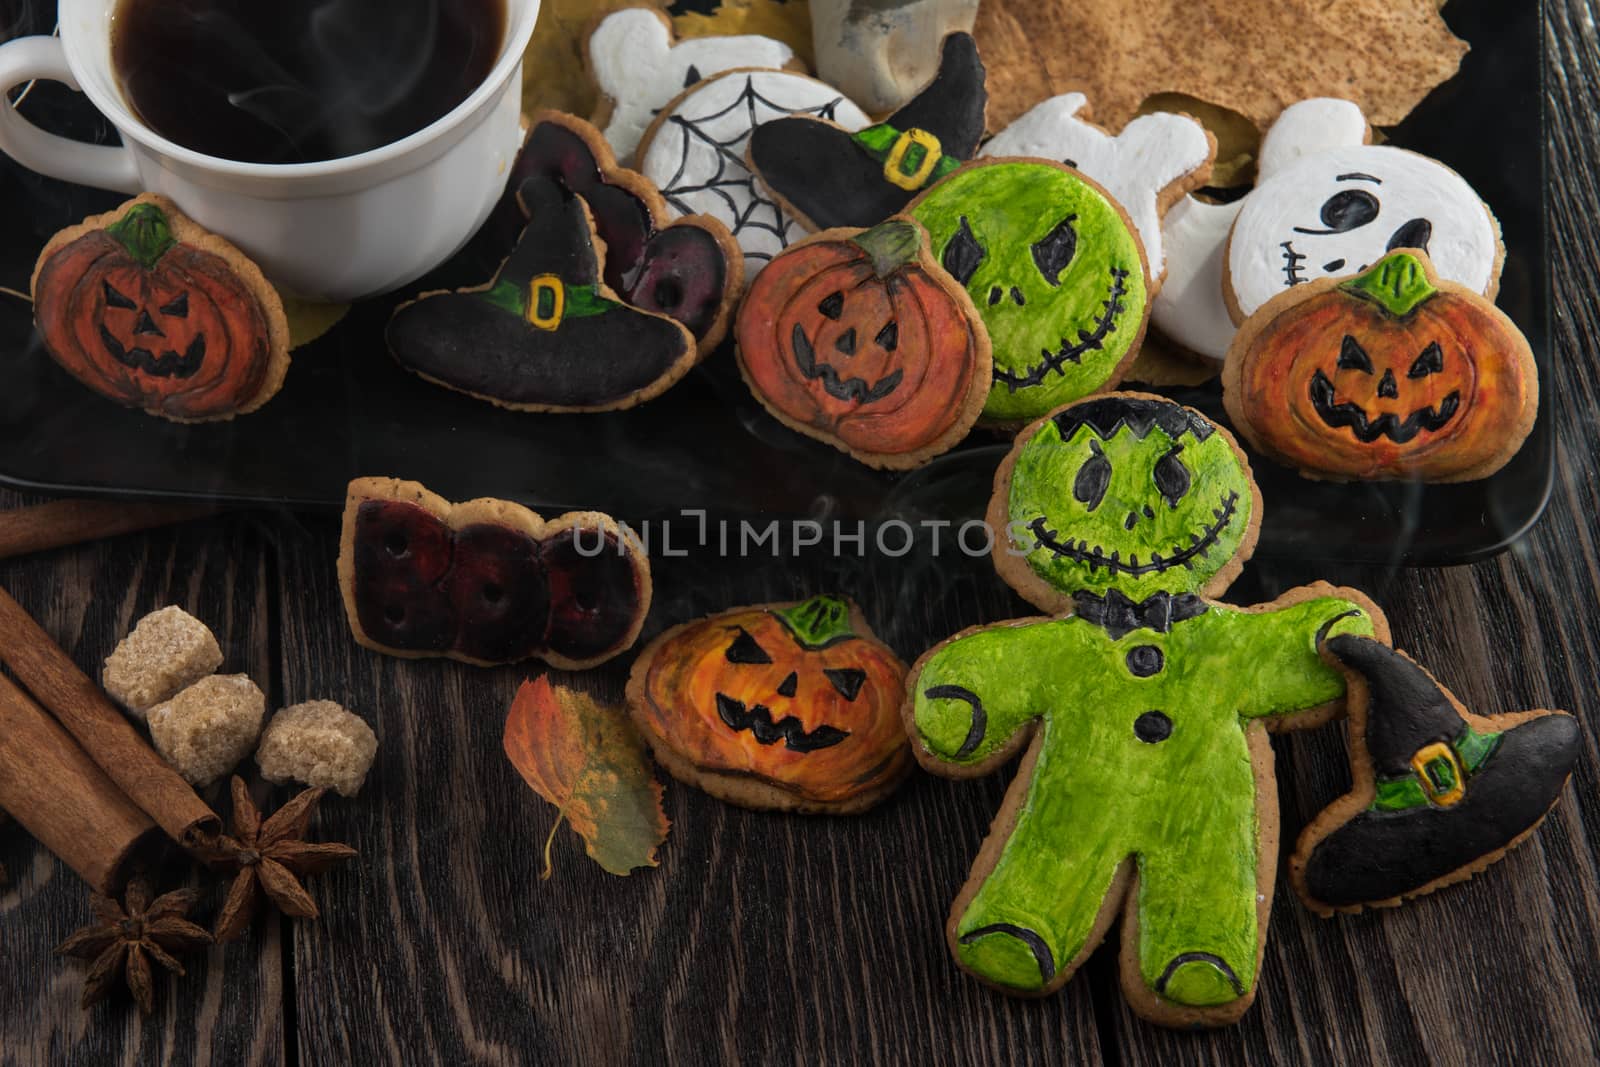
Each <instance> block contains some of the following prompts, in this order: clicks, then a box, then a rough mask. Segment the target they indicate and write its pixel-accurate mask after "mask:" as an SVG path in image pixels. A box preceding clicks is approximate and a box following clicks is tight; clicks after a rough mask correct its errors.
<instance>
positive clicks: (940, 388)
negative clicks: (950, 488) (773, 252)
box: [735, 218, 993, 470]
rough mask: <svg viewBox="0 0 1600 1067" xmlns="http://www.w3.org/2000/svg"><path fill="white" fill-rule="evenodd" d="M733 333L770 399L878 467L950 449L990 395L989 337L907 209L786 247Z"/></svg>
mask: <svg viewBox="0 0 1600 1067" xmlns="http://www.w3.org/2000/svg"><path fill="white" fill-rule="evenodd" d="M735 336H736V338H737V340H738V355H739V369H740V370H741V372H743V374H744V379H745V381H746V382H747V383H748V384H749V386H750V390H751V392H753V393H754V394H755V396H756V399H757V400H760V401H761V403H762V406H764V407H765V408H766V409H767V410H768V411H770V412H771V413H772V414H773V416H774V417H776V418H777V419H778V421H779V422H782V423H783V424H784V425H785V426H788V427H790V428H791V429H794V430H797V431H799V432H800V433H803V434H806V435H807V436H810V437H815V438H817V439H818V440H821V441H826V442H828V443H829V444H831V445H833V446H834V447H835V448H838V449H840V450H842V451H845V452H848V453H850V454H851V455H852V456H854V457H856V458H857V459H859V460H860V461H861V462H863V463H865V464H867V465H869V466H872V467H884V468H890V469H895V470H906V469H909V468H912V467H917V466H920V465H921V464H923V463H926V462H927V461H928V460H930V459H932V458H933V457H934V456H937V455H939V454H940V453H942V452H946V451H948V450H949V449H950V448H951V447H953V446H954V445H955V444H957V443H958V442H959V441H960V440H961V439H962V438H963V437H965V436H966V435H967V432H968V431H969V430H971V429H972V426H973V423H975V422H976V421H977V419H978V415H979V414H980V413H981V412H982V411H983V404H984V401H985V399H987V397H988V395H989V385H990V379H991V377H992V373H993V362H992V357H991V354H990V349H989V335H988V333H987V332H986V331H985V330H983V329H982V327H981V325H980V319H979V318H978V312H977V309H976V308H974V307H973V304H972V299H971V298H970V297H969V296H967V292H966V290H965V289H963V288H962V287H961V286H960V284H958V283H957V282H956V281H955V280H954V279H953V278H951V277H950V276H949V275H948V274H946V273H945V272H944V271H943V270H941V269H940V268H939V266H938V264H937V263H936V261H935V260H934V259H933V256H932V253H931V252H930V251H929V249H928V235H927V233H926V232H925V231H924V230H923V229H922V227H920V226H919V225H917V224H916V223H915V222H912V221H911V220H910V219H905V218H893V219H890V220H889V221H888V222H885V223H882V224H880V225H878V226H875V227H873V228H872V229H870V230H849V229H842V230H827V231H824V232H823V233H820V234H817V235H816V236H815V237H813V238H810V239H809V240H806V241H803V242H801V243H799V244H796V245H794V246H792V247H791V248H789V249H788V250H787V251H785V252H784V253H783V254H782V255H780V256H778V257H777V258H775V259H774V260H773V261H772V262H771V263H769V264H768V265H767V268H766V269H765V270H763V271H762V272H761V273H760V274H759V275H757V276H756V279H755V281H754V282H753V283H752V284H751V286H750V291H749V292H748V293H747V294H746V295H745V300H744V304H743V305H742V306H741V307H740V309H739V318H738V322H737V324H736V326H735Z"/></svg>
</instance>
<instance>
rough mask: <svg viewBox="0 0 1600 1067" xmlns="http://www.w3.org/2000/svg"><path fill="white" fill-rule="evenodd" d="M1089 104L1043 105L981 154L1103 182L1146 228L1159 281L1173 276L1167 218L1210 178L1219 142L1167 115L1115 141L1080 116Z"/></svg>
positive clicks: (1138, 122) (1055, 100)
mask: <svg viewBox="0 0 1600 1067" xmlns="http://www.w3.org/2000/svg"><path fill="white" fill-rule="evenodd" d="M1087 100H1088V98H1087V97H1085V96H1084V95H1083V94H1082V93H1063V94H1062V95H1060V96H1057V97H1052V98H1051V99H1049V100H1046V101H1044V102H1043V103H1041V104H1038V105H1036V106H1035V107H1034V108H1033V109H1032V110H1030V111H1029V112H1028V113H1027V114H1025V115H1023V116H1022V117H1021V118H1019V119H1017V121H1015V122H1013V123H1012V124H1011V125H1010V126H1007V127H1006V128H1005V129H1004V130H1002V131H1001V132H1000V133H998V134H996V135H995V136H994V138H993V139H992V140H991V141H989V143H988V144H987V145H985V146H984V148H983V151H982V152H980V153H979V155H982V156H1037V157H1040V158H1042V159H1052V160H1060V161H1061V162H1063V163H1066V164H1067V165H1068V166H1070V167H1073V168H1075V169H1077V170H1080V171H1082V172H1083V173H1084V174H1086V175H1088V176H1089V177H1091V178H1093V179H1094V180H1095V181H1097V182H1099V183H1100V184H1101V185H1102V186H1104V187H1105V189H1106V191H1107V192H1108V193H1110V194H1111V195H1112V196H1113V197H1114V198H1115V199H1116V200H1117V202H1118V203H1120V204H1121V205H1122V207H1123V210H1125V211H1127V213H1128V217H1129V218H1130V219H1132V220H1133V224H1134V226H1135V227H1137V228H1138V230H1139V238H1140V240H1142V241H1143V242H1144V248H1145V252H1146V254H1147V255H1148V256H1149V258H1150V272H1151V273H1152V274H1153V275H1155V277H1154V278H1152V279H1151V280H1152V282H1154V283H1159V282H1160V281H1161V277H1162V275H1163V274H1164V273H1165V272H1166V253H1165V250H1164V248H1163V245H1162V239H1161V217H1162V215H1164V214H1166V212H1167V209H1168V208H1170V207H1172V206H1173V205H1174V204H1176V203H1177V202H1179V201H1180V200H1182V199H1183V197H1184V194H1186V193H1188V192H1189V191H1190V190H1192V189H1198V188H1199V187H1200V186H1202V185H1204V184H1205V183H1206V182H1207V181H1208V180H1209V179H1210V177H1211V164H1212V162H1213V160H1214V159H1215V158H1216V154H1217V142H1216V140H1215V139H1214V138H1213V137H1212V136H1211V134H1210V133H1208V132H1206V128H1205V127H1204V126H1203V125H1201V124H1200V123H1199V122H1197V121H1195V120H1194V119H1192V118H1190V117H1189V116H1187V115H1172V114H1165V113H1162V114H1154V115H1142V116H1140V117H1139V118H1136V119H1134V120H1133V121H1132V122H1130V123H1128V125H1127V127H1126V128H1124V129H1123V131H1122V132H1121V133H1119V134H1117V135H1116V136H1112V135H1111V134H1110V133H1108V132H1106V131H1105V130H1103V129H1101V128H1100V127H1098V126H1096V125H1094V124H1093V123H1092V122H1089V121H1088V120H1087V118H1085V117H1083V116H1080V115H1079V114H1078V113H1079V112H1080V111H1082V110H1083V109H1084V105H1085V104H1086V103H1087Z"/></svg>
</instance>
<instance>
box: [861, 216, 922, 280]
mask: <svg viewBox="0 0 1600 1067" xmlns="http://www.w3.org/2000/svg"><path fill="white" fill-rule="evenodd" d="M850 240H852V241H854V242H855V243H856V244H857V245H859V246H860V247H861V250H862V251H863V252H865V253H866V254H867V257H868V258H869V259H871V260H872V272H873V274H875V275H877V276H878V277H879V278H887V277H889V275H891V274H893V273H894V272H895V271H897V270H899V269H901V268H902V267H905V266H907V265H908V264H911V263H915V262H916V260H917V253H919V252H920V251H921V250H922V231H921V230H920V229H918V228H917V224H916V223H914V222H907V221H906V220H905V219H890V220H889V221H888V222H881V223H879V224H878V225H876V226H874V227H873V228H872V229H870V230H863V231H862V232H860V233H858V234H856V235H855V236H854V237H852V238H850Z"/></svg>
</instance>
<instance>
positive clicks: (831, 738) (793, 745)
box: [717, 693, 850, 752]
mask: <svg viewBox="0 0 1600 1067" xmlns="http://www.w3.org/2000/svg"><path fill="white" fill-rule="evenodd" d="M717 716H718V717H719V718H720V719H722V721H723V722H724V723H726V724H727V726H728V729H730V730H733V731H735V732H739V731H743V730H749V731H750V732H751V733H752V734H754V735H755V739H756V741H758V742H759V743H761V744H763V745H775V744H777V743H778V742H779V741H782V742H783V743H784V745H785V746H786V747H787V748H790V749H793V750H794V751H795V752H815V751H817V750H818V749H821V748H832V747H833V746H834V745H837V744H838V743H839V742H840V741H843V740H844V739H845V738H847V737H849V736H850V731H848V730H840V729H838V728H837V727H834V726H819V727H817V728H816V729H815V730H811V731H809V732H808V731H807V730H806V728H805V726H804V725H802V724H801V722H800V720H799V719H797V718H795V717H794V716H793V715H785V716H784V717H783V718H781V719H779V720H778V721H777V722H773V721H772V712H771V711H770V710H769V709H768V708H767V706H766V705H765V704H756V705H754V706H753V707H750V708H748V709H747V708H746V707H745V704H744V701H742V700H735V699H733V698H732V697H730V696H728V695H726V694H724V693H718V694H717Z"/></svg>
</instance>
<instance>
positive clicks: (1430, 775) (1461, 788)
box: [1411, 741, 1467, 808]
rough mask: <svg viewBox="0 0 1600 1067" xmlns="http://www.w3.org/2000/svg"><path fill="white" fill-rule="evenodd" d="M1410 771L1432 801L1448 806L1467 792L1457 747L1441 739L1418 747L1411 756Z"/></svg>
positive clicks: (1444, 806)
mask: <svg viewBox="0 0 1600 1067" xmlns="http://www.w3.org/2000/svg"><path fill="white" fill-rule="evenodd" d="M1411 770H1412V771H1413V772H1415V774H1416V776H1417V781H1418V782H1419V783H1421V785H1422V792H1423V794H1424V795H1426V796H1427V798H1428V802H1429V803H1431V804H1435V805H1437V806H1438V807H1441V808H1448V807H1450V806H1451V805H1453V804H1455V803H1456V802H1458V801H1459V800H1460V799H1461V798H1462V797H1463V796H1465V795H1466V792H1467V775H1466V772H1465V771H1464V770H1462V767H1461V760H1460V759H1458V758H1457V757H1456V750H1455V749H1453V748H1451V747H1450V746H1449V745H1447V744H1445V743H1444V742H1443V741H1435V742H1434V743H1433V744H1431V745H1429V746H1427V747H1426V748H1423V749H1420V750H1418V752H1417V754H1416V755H1415V756H1412V757H1411Z"/></svg>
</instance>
